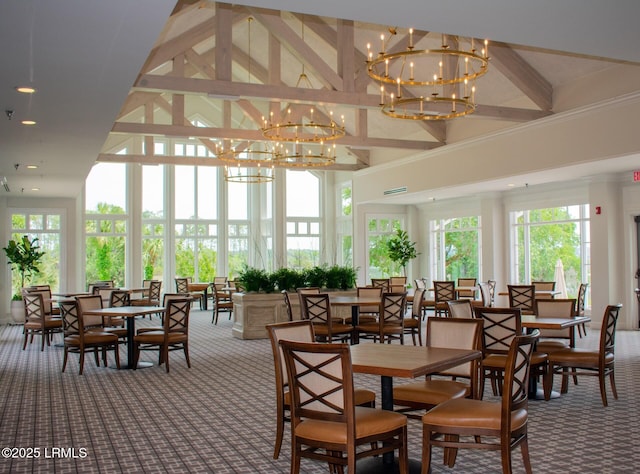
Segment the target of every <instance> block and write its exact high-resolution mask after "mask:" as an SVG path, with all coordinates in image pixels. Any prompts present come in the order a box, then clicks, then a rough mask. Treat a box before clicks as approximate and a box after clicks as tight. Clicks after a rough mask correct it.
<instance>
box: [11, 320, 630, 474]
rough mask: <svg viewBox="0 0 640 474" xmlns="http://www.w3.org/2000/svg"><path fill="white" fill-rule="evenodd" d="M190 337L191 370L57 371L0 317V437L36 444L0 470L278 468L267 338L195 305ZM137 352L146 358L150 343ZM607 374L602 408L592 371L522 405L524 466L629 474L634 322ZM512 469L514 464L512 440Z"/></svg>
mask: <svg viewBox="0 0 640 474" xmlns="http://www.w3.org/2000/svg"><path fill="white" fill-rule="evenodd" d="M224 319H226V318H224ZM137 324H138V326H142V325H144V324H150V322H149V320H146V321H142V320H138V321H137ZM153 324H157V320H154V321H153ZM57 337H58V338H60V336H57ZM597 337H598V334H597V333H596V331H595V330H591V331H590V332H589V337H588V338H587V339H586V340H585V339H581V340H580V345H589V344H592V345H595V344H596V339H597ZM190 338H191V342H190V346H191V361H192V366H193V367H192V368H191V369H188V368H187V366H186V363H185V361H184V357H183V356H182V353H181V352H174V353H172V354H171V355H170V357H171V373H169V374H167V373H165V370H164V368H163V367H158V366H157V365H154V367H152V368H148V369H144V370H138V371H127V370H121V371H118V370H112V369H105V368H104V367H100V368H97V367H95V364H94V362H93V360H92V359H90V358H88V359H87V361H86V363H85V371H84V375H82V376H79V375H78V373H77V371H78V358H77V355H76V356H74V355H72V356H71V358H70V361H69V364H68V365H67V371H66V372H65V373H64V374H63V373H61V367H62V352H63V350H62V348H61V347H54V346H51V347H48V348H45V351H44V352H40V350H39V344H37V341H36V343H34V344H32V345H29V346H27V349H26V350H25V351H22V350H21V341H22V328H21V327H20V326H0V447H2V448H6V447H18V448H38V450H39V453H38V454H39V457H37V458H32V459H10V458H6V457H4V454H5V451H3V457H2V458H0V473H27V472H33V473H39V472H43V473H45V472H46V473H83V474H84V473H112V472H127V473H187V472H193V473H254V472H255V473H257V472H261V473H262V472H267V473H286V472H289V459H290V458H289V450H288V442H289V437H288V434H285V440H284V444H283V450H282V453H281V455H280V459H278V460H273V459H272V452H273V439H274V418H275V415H274V414H275V395H274V377H273V362H272V356H271V349H270V346H269V342H268V341H267V340H254V341H242V340H238V339H234V338H232V337H231V322H230V321H226V320H224V321H221V322H220V323H219V324H218V325H217V326H213V325H211V314H210V313H209V312H204V311H193V312H192V317H191V328H190ZM60 340H61V339H58V340H57V341H56V342H60ZM125 357H126V350H124V351H123V354H121V359H122V361H124V360H125ZM141 358H143V360H148V361H152V362H157V361H156V358H155V357H154V356H153V354H151V353H143V354H142V356H141ZM112 365H113V364H112ZM616 373H617V382H618V392H619V395H620V399H619V400H617V401H616V400H613V398H612V397H611V399H610V404H609V407H608V408H604V407H603V406H602V403H601V400H600V395H599V391H598V387H597V384H596V380H595V378H594V379H593V380H592V379H591V378H586V379H585V378H582V379H581V381H580V385H579V386H577V387H576V386H574V385H571V386H570V388H569V394H567V395H564V396H562V397H561V398H559V399H555V400H551V401H549V402H544V401H536V402H532V403H531V404H530V428H529V445H530V450H531V458H532V465H533V470H534V472H536V473H549V474H551V473H554V474H556V473H559V472H563V473H616V474H617V473H627V472H628V473H632V472H638V469H639V468H638V466H640V449H638V447H639V446H640V410H639V408H640V400H639V397H638V393H640V377H639V376H638V374H640V332H635V331H634V332H630V331H625V332H620V333H619V334H618V339H617V362H616ZM356 383H357V385H358V386H361V387H370V388H372V389H379V382H378V380H376V378H375V377H372V376H367V375H358V376H357V380H356ZM555 386H556V388H558V387H559V380H557V381H556V384H555ZM409 423H410V424H409V437H410V443H411V446H410V457H411V458H414V459H419V458H420V456H421V447H420V437H421V426H420V423H419V422H418V421H414V420H410V422H409ZM57 448H63V449H64V450H62V451H61V450H60V449H57ZM71 448H73V450H72V449H71ZM31 454H35V453H34V452H31ZM434 455H435V460H434V461H435V462H434V464H433V472H434V473H448V472H461V473H482V474H486V473H493V472H499V471H500V461H499V460H500V456H499V453H496V452H476V451H461V452H460V453H459V455H458V460H457V463H456V466H455V468H453V469H449V468H447V467H444V466H442V464H440V460H441V454H440V453H439V452H438V451H437V450H436V451H435V452H434ZM302 472H305V473H320V472H323V473H324V472H327V467H326V465H323V464H319V463H315V462H312V461H308V460H303V461H302ZM514 472H516V473H521V472H524V469H523V467H522V462H521V458H520V453H519V450H517V451H516V452H515V453H514Z"/></svg>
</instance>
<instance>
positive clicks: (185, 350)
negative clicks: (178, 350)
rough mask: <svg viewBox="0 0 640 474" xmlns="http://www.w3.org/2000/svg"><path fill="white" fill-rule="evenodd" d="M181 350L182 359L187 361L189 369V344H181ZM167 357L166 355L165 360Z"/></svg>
mask: <svg viewBox="0 0 640 474" xmlns="http://www.w3.org/2000/svg"><path fill="white" fill-rule="evenodd" d="M182 349H183V350H184V358H185V359H186V360H187V367H189V368H191V360H190V359H189V344H188V343H187V342H184V343H183V344H182ZM168 357H169V355H168V354H167V358H168Z"/></svg>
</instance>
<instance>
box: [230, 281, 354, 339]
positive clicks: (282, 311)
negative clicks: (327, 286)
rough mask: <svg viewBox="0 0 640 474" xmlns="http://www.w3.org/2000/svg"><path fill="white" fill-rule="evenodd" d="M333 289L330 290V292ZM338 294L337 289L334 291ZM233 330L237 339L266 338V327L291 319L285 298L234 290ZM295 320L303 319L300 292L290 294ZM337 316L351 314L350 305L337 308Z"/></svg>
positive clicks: (279, 295) (274, 294)
mask: <svg viewBox="0 0 640 474" xmlns="http://www.w3.org/2000/svg"><path fill="white" fill-rule="evenodd" d="M331 293H334V292H329V294H331ZM335 293H338V292H335ZM339 293H340V294H342V295H349V294H353V295H355V290H350V291H340V292H339ZM232 299H233V317H234V318H233V319H234V322H233V329H232V330H231V334H233V337H236V338H238V339H266V338H268V337H269V335H268V334H267V330H266V328H265V326H266V325H267V324H271V323H280V322H284V321H288V319H289V318H288V316H287V309H286V307H285V304H284V297H283V296H282V294H280V293H234V294H233V296H232ZM289 299H290V300H291V310H292V312H293V319H300V302H299V300H298V294H297V293H295V292H290V293H289ZM332 310H333V316H334V317H338V318H341V317H345V318H346V317H349V316H351V309H350V308H348V307H334V308H332Z"/></svg>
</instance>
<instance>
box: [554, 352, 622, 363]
mask: <svg viewBox="0 0 640 474" xmlns="http://www.w3.org/2000/svg"><path fill="white" fill-rule="evenodd" d="M599 359H600V353H599V352H598V351H592V350H588V349H580V348H574V349H564V350H561V351H556V352H552V353H551V354H549V362H552V363H554V364H563V365H568V366H570V367H597V366H598V361H599ZM614 359H615V357H614V355H613V354H611V353H609V354H607V355H606V356H605V359H604V360H605V364H610V363H612V362H613V361H614Z"/></svg>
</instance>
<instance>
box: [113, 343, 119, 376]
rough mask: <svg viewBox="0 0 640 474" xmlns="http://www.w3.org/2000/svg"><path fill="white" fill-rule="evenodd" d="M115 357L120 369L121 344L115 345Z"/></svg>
mask: <svg viewBox="0 0 640 474" xmlns="http://www.w3.org/2000/svg"><path fill="white" fill-rule="evenodd" d="M113 356H114V357H115V358H116V367H117V368H118V369H120V344H119V343H118V342H116V343H115V344H114V349H113Z"/></svg>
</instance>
